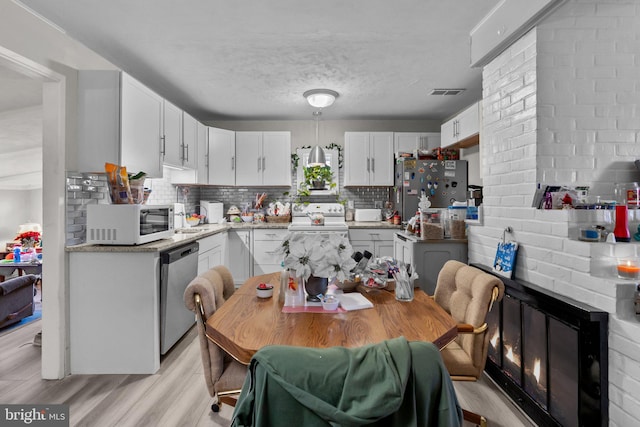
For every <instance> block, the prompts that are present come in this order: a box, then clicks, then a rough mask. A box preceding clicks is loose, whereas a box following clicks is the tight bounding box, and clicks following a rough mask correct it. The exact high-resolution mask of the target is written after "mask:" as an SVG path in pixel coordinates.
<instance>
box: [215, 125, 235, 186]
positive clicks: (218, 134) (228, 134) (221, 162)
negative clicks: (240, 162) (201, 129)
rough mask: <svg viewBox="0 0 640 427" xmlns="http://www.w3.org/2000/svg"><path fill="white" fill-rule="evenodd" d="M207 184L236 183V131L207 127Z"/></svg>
mask: <svg viewBox="0 0 640 427" xmlns="http://www.w3.org/2000/svg"><path fill="white" fill-rule="evenodd" d="M208 159H209V160H208V165H209V166H208V168H209V184H212V185H236V133H235V132H234V131H231V130H226V129H218V128H212V127H210V128H209V155H208Z"/></svg>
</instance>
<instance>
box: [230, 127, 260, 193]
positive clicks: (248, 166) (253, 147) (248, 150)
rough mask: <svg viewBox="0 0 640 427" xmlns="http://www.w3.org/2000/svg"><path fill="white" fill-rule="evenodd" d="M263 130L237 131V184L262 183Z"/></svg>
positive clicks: (250, 184)
mask: <svg viewBox="0 0 640 427" xmlns="http://www.w3.org/2000/svg"><path fill="white" fill-rule="evenodd" d="M263 163H264V159H263V157H262V132H236V165H237V168H238V169H237V171H236V185H237V186H252V185H262V168H263Z"/></svg>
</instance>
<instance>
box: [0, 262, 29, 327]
mask: <svg viewBox="0 0 640 427" xmlns="http://www.w3.org/2000/svg"><path fill="white" fill-rule="evenodd" d="M37 279H38V276H36V275H35V274H27V275H25V276H18V277H14V278H12V279H8V280H5V281H4V282H2V283H0V328H4V327H5V326H9V325H12V324H14V323H17V322H19V321H21V320H22V319H24V318H25V317H28V316H31V315H33V308H34V307H33V296H34V295H35V283H36V280H37Z"/></svg>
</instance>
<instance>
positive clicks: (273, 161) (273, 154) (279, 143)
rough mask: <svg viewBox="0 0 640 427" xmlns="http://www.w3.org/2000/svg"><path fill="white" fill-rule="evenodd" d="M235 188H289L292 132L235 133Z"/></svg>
mask: <svg viewBox="0 0 640 427" xmlns="http://www.w3.org/2000/svg"><path fill="white" fill-rule="evenodd" d="M236 158H237V162H236V165H237V169H236V185H239V186H263V185H264V186H267V185H268V186H291V132H236Z"/></svg>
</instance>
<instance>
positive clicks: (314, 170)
mask: <svg viewBox="0 0 640 427" xmlns="http://www.w3.org/2000/svg"><path fill="white" fill-rule="evenodd" d="M327 184H329V188H335V186H336V184H335V182H333V172H331V167H329V166H308V167H305V168H304V182H303V183H301V184H300V188H301V189H302V190H307V191H308V190H311V189H313V190H324V189H325V187H326V185H327Z"/></svg>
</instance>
